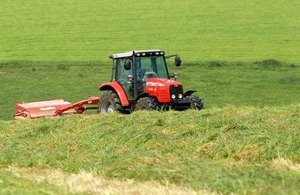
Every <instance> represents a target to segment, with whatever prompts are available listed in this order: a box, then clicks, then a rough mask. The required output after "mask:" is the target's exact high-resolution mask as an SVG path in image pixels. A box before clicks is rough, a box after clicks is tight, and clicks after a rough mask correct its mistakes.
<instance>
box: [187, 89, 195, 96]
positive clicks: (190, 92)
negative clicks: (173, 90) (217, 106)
mask: <svg viewBox="0 0 300 195" xmlns="http://www.w3.org/2000/svg"><path fill="white" fill-rule="evenodd" d="M195 92H196V91H195V90H188V91H186V92H185V93H184V97H186V96H190V95H192V94H193V93H195Z"/></svg>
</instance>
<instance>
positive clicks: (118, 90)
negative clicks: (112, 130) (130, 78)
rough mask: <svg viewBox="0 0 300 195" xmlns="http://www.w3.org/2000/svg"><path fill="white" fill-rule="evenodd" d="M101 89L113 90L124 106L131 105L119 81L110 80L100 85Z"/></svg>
mask: <svg viewBox="0 0 300 195" xmlns="http://www.w3.org/2000/svg"><path fill="white" fill-rule="evenodd" d="M99 90H100V91H104V90H113V91H115V92H116V93H117V95H118V96H119V98H120V102H121V104H122V106H129V105H130V103H129V101H128V98H127V95H126V93H125V91H124V89H123V88H122V87H121V85H120V84H119V83H118V82H117V81H111V82H108V83H103V84H101V85H100V87H99Z"/></svg>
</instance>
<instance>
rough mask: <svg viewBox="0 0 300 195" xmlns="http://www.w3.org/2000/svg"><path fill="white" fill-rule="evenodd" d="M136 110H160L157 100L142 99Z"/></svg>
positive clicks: (137, 103)
mask: <svg viewBox="0 0 300 195" xmlns="http://www.w3.org/2000/svg"><path fill="white" fill-rule="evenodd" d="M135 110H160V107H159V105H158V103H157V101H156V99H155V98H152V97H142V98H140V99H139V100H138V101H137V102H136V104H135Z"/></svg>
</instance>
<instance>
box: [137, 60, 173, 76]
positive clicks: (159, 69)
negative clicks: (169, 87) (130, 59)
mask: <svg viewBox="0 0 300 195" xmlns="http://www.w3.org/2000/svg"><path fill="white" fill-rule="evenodd" d="M135 59H136V67H137V69H144V70H146V71H148V72H149V71H151V72H155V73H156V74H157V76H158V77H159V78H166V79H168V78H169V75H168V71H167V67H166V63H165V59H164V56H143V57H136V58H135Z"/></svg>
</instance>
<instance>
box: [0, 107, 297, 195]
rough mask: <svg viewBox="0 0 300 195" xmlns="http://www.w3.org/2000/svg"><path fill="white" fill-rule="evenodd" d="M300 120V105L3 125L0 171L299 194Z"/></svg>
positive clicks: (202, 189)
mask: <svg viewBox="0 0 300 195" xmlns="http://www.w3.org/2000/svg"><path fill="white" fill-rule="evenodd" d="M299 117H300V105H291V106H285V107H268V108H261V109H259V108H254V107H239V108H237V107H235V106H226V107H224V108H211V109H209V110H204V111H200V112H199V111H192V110H191V111H186V112H165V113H160V112H135V113H133V114H131V115H119V114H112V115H83V116H79V115H76V116H72V117H63V118H57V119H54V120H49V119H41V120H40V119H39V120H24V121H0V128H1V129H2V131H1V134H0V140H1V145H0V150H1V157H0V167H1V170H2V171H5V172H6V173H7V174H8V173H11V174H12V173H19V174H20V172H21V173H23V176H24V172H25V173H26V171H23V172H22V171H20V170H22V169H21V167H23V168H27V169H29V170H30V169H33V168H35V169H36V170H39V171H40V172H42V173H43V170H45V169H46V170H48V169H51V170H53V169H54V170H57V171H62V172H63V174H66V175H68V174H69V175H70V174H80V172H85V173H92V174H93V175H94V176H95V177H100V178H103V177H104V178H105V179H107V180H112V179H118V180H120V181H122V180H124V179H125V180H126V179H133V180H134V181H135V182H142V183H143V182H156V183H160V184H161V185H167V184H172V185H176V186H177V187H178V189H184V188H185V187H187V188H188V189H190V190H193V191H197V192H199V193H200V192H211V193H225V194H228V193H231V192H233V193H237V194H244V193H245V194H274V193H276V194H297V193H299V184H300V156H299V153H300V145H299V139H300V133H299V128H300V123H299ZM9 167H16V168H15V169H17V170H19V171H14V170H15V169H14V168H9ZM44 173H46V171H45V172H44ZM39 174H41V173H39ZM21 175H22V174H21ZM2 177H3V176H2ZM24 177H26V174H25V176H24ZM27 178H28V176H27ZM29 178H30V177H29ZM56 183H57V182H56ZM2 185H3V184H2ZM8 187H9V186H4V189H5V188H8ZM36 187H38V186H36ZM19 190H21V189H19ZM69 190H70V189H69ZM86 190H91V189H86Z"/></svg>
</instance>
